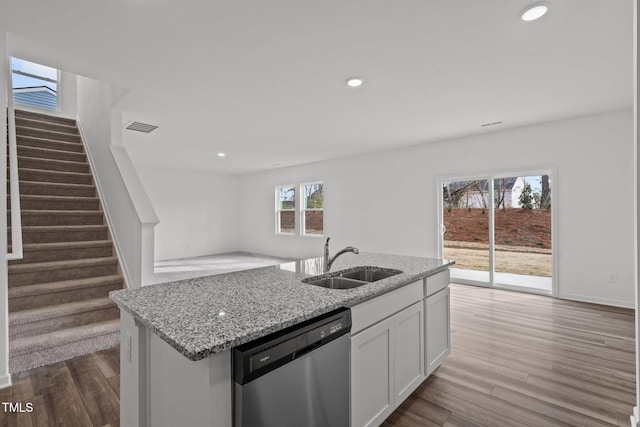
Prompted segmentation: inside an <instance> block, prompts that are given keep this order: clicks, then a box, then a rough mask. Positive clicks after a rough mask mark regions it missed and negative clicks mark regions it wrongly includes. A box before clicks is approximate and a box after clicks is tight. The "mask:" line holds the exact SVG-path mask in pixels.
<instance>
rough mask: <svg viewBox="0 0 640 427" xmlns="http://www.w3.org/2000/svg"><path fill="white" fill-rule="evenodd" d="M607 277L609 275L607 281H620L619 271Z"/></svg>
mask: <svg viewBox="0 0 640 427" xmlns="http://www.w3.org/2000/svg"><path fill="white" fill-rule="evenodd" d="M607 277H608V279H607V281H608V282H609V283H616V282H617V281H618V274H617V273H609V275H608V276H607Z"/></svg>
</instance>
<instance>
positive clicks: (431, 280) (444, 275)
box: [424, 269, 450, 297]
mask: <svg viewBox="0 0 640 427" xmlns="http://www.w3.org/2000/svg"><path fill="white" fill-rule="evenodd" d="M449 282H450V280H449V270H448V269H447V270H445V271H441V272H440V273H437V274H434V275H433V276H429V277H427V278H426V279H424V296H425V297H428V296H430V295H433V294H435V293H436V292H438V291H441V290H442V289H444V288H446V287H447V286H449Z"/></svg>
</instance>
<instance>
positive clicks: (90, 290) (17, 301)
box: [9, 274, 124, 313]
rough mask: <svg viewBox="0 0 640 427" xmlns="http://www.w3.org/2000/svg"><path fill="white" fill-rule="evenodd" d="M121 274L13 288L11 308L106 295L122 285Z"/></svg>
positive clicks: (14, 310)
mask: <svg viewBox="0 0 640 427" xmlns="http://www.w3.org/2000/svg"><path fill="white" fill-rule="evenodd" d="M123 284H124V277H123V276H122V275H121V274H112V275H109V276H100V277H90V278H86V279H76V280H64V281H58V282H51V283H41V284H36V285H25V286H11V287H10V288H9V312H10V313H13V312H16V311H20V310H27V309H32V308H39V307H47V306H52V305H57V304H66V303H69V302H75V301H86V300H90V299H93V298H103V297H105V296H106V295H108V294H109V292H111V291H116V290H118V289H122V287H123Z"/></svg>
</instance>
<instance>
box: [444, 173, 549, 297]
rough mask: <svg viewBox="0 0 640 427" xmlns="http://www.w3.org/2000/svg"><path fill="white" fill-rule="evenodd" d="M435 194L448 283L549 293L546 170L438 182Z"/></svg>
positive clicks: (547, 180)
mask: <svg viewBox="0 0 640 427" xmlns="http://www.w3.org/2000/svg"><path fill="white" fill-rule="evenodd" d="M440 191H441V199H440V200H441V204H440V207H439V208H440V213H441V214H440V218H441V226H442V231H443V233H442V239H441V243H442V246H441V247H442V254H443V257H444V258H447V259H453V260H455V261H456V264H455V266H454V268H452V270H451V277H452V280H453V281H457V282H459V283H469V284H479V285H488V286H495V287H502V288H509V289H516V290H524V291H529V292H536V293H544V294H552V293H553V243H552V242H553V239H552V236H553V232H552V231H553V227H552V224H553V221H552V213H553V209H552V206H553V203H552V200H553V192H552V174H551V171H550V170H543V171H523V172H517V173H511V174H493V175H489V176H487V177H481V178H477V177H474V178H467V179H442V180H441V181H440Z"/></svg>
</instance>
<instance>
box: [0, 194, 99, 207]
mask: <svg viewBox="0 0 640 427" xmlns="http://www.w3.org/2000/svg"><path fill="white" fill-rule="evenodd" d="M9 199H10V197H9V196H7V203H9ZM20 206H21V208H22V209H25V210H63V211H66V210H74V211H75V210H79V211H86V210H94V211H98V210H100V199H99V198H98V197H95V196H93V197H78V196H43V195H38V194H22V195H20Z"/></svg>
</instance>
